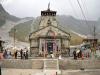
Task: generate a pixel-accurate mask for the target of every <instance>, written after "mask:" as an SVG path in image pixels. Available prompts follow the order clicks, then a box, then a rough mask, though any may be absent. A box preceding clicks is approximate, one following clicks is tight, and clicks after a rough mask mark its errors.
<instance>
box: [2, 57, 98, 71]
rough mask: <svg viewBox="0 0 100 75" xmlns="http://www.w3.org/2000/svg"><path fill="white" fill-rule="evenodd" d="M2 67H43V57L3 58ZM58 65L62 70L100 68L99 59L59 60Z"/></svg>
mask: <svg viewBox="0 0 100 75" xmlns="http://www.w3.org/2000/svg"><path fill="white" fill-rule="evenodd" d="M0 63H1V67H2V68H16V69H43V66H44V60H43V59H35V60H34V59H28V60H20V59H5V60H0ZM59 67H60V69H62V70H67V69H73V70H74V69H81V68H85V69H100V60H68V59H62V60H59Z"/></svg>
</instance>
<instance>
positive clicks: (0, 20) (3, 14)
mask: <svg viewBox="0 0 100 75" xmlns="http://www.w3.org/2000/svg"><path fill="white" fill-rule="evenodd" d="M6 20H9V21H13V22H17V21H19V20H20V18H18V17H15V16H13V15H10V14H9V13H8V12H7V11H5V9H4V8H3V6H2V5H1V4H0V26H2V25H3V24H4V23H5V22H6Z"/></svg>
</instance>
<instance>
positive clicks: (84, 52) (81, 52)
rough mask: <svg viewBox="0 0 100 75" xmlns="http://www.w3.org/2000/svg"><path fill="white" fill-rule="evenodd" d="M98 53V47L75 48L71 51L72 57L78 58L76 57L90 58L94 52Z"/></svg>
mask: <svg viewBox="0 0 100 75" xmlns="http://www.w3.org/2000/svg"><path fill="white" fill-rule="evenodd" d="M97 52H98V53H100V51H99V49H95V50H93V49H91V48H84V49H82V48H75V49H74V51H73V57H74V59H78V58H82V59H84V58H90V57H92V56H95V55H96V54H97Z"/></svg>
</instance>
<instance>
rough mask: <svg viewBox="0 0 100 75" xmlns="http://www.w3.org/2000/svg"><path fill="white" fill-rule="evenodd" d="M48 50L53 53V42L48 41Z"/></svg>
mask: <svg viewBox="0 0 100 75" xmlns="http://www.w3.org/2000/svg"><path fill="white" fill-rule="evenodd" d="M47 51H48V53H49V54H52V53H53V42H47Z"/></svg>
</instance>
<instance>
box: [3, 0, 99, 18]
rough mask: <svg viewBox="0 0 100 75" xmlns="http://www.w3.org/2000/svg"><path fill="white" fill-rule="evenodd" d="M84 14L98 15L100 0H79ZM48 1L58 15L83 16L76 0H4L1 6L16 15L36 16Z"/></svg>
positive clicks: (95, 16)
mask: <svg viewBox="0 0 100 75" xmlns="http://www.w3.org/2000/svg"><path fill="white" fill-rule="evenodd" d="M79 1H80V4H81V6H82V9H83V11H84V14H85V16H86V18H87V19H89V20H96V19H98V18H99V17H100V0H79ZM49 2H50V8H51V10H56V11H57V14H58V15H72V16H74V17H76V18H81V19H82V18H83V16H82V13H81V11H80V8H79V6H78V3H77V0H5V1H4V2H3V3H2V4H3V7H4V8H5V9H6V11H7V12H9V13H10V14H12V15H15V16H17V17H21V18H23V17H37V16H40V11H41V10H46V9H47V7H48V3H49Z"/></svg>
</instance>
